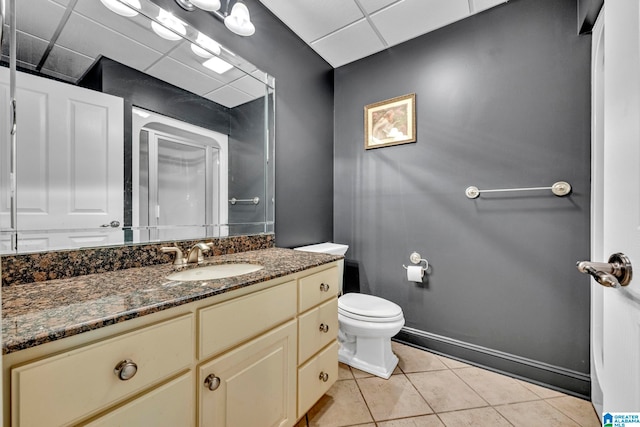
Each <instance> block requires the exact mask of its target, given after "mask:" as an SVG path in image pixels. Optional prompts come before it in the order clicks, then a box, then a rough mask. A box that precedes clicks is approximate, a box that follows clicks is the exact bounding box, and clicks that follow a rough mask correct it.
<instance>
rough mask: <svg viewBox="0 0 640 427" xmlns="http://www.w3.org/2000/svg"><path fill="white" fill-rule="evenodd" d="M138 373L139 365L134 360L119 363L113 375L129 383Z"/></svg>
mask: <svg viewBox="0 0 640 427" xmlns="http://www.w3.org/2000/svg"><path fill="white" fill-rule="evenodd" d="M137 372H138V365H136V364H135V362H134V361H133V360H130V359H125V360H123V361H121V362H120V363H118V364H117V365H116V367H115V368H114V369H113V373H114V374H116V376H117V377H118V378H119V379H120V380H122V381H127V380H130V379H131V378H133V377H134V376H135V375H136V373H137Z"/></svg>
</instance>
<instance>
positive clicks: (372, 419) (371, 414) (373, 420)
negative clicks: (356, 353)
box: [349, 367, 378, 426]
mask: <svg viewBox="0 0 640 427" xmlns="http://www.w3.org/2000/svg"><path fill="white" fill-rule="evenodd" d="M349 369H350V370H351V367H349ZM351 374H352V375H353V371H352V372H351ZM353 379H354V381H355V382H356V387H358V391H359V392H360V396H361V397H362V400H363V401H364V404H365V406H366V407H367V411H369V416H371V421H372V422H373V423H374V424H375V425H376V426H377V425H378V424H377V423H376V419H375V418H374V416H373V412H372V411H371V408H370V407H369V402H367V399H366V398H365V397H364V393H363V392H362V389H361V388H360V384H359V383H358V379H357V378H356V376H355V375H353Z"/></svg>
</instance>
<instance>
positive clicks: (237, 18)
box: [224, 0, 256, 37]
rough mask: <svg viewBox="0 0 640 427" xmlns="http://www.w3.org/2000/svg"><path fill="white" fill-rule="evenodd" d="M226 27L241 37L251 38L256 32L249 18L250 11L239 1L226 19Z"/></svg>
mask: <svg viewBox="0 0 640 427" xmlns="http://www.w3.org/2000/svg"><path fill="white" fill-rule="evenodd" d="M224 25H225V26H226V27H227V28H228V29H230V30H231V31H233V32H234V33H236V34H237V35H239V36H245V37H246V36H251V35H253V33H255V32H256V27H255V26H254V25H253V23H252V22H251V17H250V16H249V9H248V8H247V6H246V5H245V4H244V3H242V2H241V1H239V0H238V1H237V2H236V4H234V5H233V8H232V9H231V14H230V15H229V16H227V17H226V18H224Z"/></svg>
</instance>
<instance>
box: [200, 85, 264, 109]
mask: <svg viewBox="0 0 640 427" xmlns="http://www.w3.org/2000/svg"><path fill="white" fill-rule="evenodd" d="M204 97H205V98H207V99H210V100H211V101H213V102H217V103H218V104H221V105H224V106H225V107H228V108H233V107H237V106H238V105H242V104H244V103H245V102H249V101H251V100H253V97H252V96H251V95H248V94H246V93H244V92H242V91H239V90H237V89H234V88H232V87H231V86H225V87H223V88H220V89H218V90H216V91H213V92H211V93H208V94H206V95H205V96H204Z"/></svg>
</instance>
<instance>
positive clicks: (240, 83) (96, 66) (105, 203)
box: [0, 0, 275, 254]
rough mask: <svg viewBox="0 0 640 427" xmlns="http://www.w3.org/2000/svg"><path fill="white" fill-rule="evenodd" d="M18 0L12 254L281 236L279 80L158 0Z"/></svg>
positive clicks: (5, 184) (3, 162) (5, 164)
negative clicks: (277, 221) (277, 225)
mask: <svg viewBox="0 0 640 427" xmlns="http://www.w3.org/2000/svg"><path fill="white" fill-rule="evenodd" d="M7 4H8V5H9V6H11V7H7V9H8V11H11V10H13V9H14V8H15V11H16V13H15V23H16V25H15V36H14V37H15V43H14V47H15V56H14V62H15V65H16V68H17V72H16V73H15V77H14V78H11V74H12V73H11V72H10V71H11V67H9V65H10V64H11V63H12V59H11V52H13V51H14V50H13V49H12V46H11V43H10V41H11V40H12V37H10V35H12V30H13V28H12V27H11V25H9V24H10V23H11V22H12V20H5V21H6V22H5V24H4V25H3V29H4V31H3V32H4V36H3V42H2V67H0V117H1V119H0V120H1V121H2V126H1V133H2V135H1V140H0V143H1V146H0V254H9V253H24V252H37V251H47V250H58V249H69V248H80V247H93V246H103V245H120V244H129V243H141V242H150V241H166V240H181V239H199V238H203V239H204V238H207V237H224V236H231V235H247V234H258V233H270V232H273V223H274V211H275V207H274V203H275V202H274V194H273V193H274V188H273V184H274V179H273V177H274V158H273V156H274V141H273V136H274V132H273V129H274V80H273V78H272V77H270V76H269V75H267V74H266V73H264V72H262V71H261V70H259V69H257V68H256V67H255V66H253V65H252V64H251V63H250V62H248V61H246V60H245V59H243V58H240V57H239V56H237V55H236V54H234V53H233V52H232V51H230V50H228V49H226V48H225V47H224V46H221V45H220V44H218V43H217V42H216V41H215V40H212V39H211V38H210V37H209V36H207V35H206V34H204V33H202V32H200V31H198V29H196V28H193V27H192V26H190V25H188V24H187V23H185V22H182V21H180V20H178V19H177V18H176V17H174V16H172V15H171V14H169V13H167V12H166V11H164V10H162V9H161V8H159V7H158V6H157V5H156V4H154V3H153V2H151V1H149V0H126V1H120V0H90V1H88V0H28V1H22V0H7ZM114 5H115V6H114ZM202 13H204V12H202ZM9 15H10V14H9ZM12 84H14V85H15V86H14V92H15V99H16V118H17V120H16V128H15V129H16V132H15V137H12V135H11V129H12V126H13V122H12V119H11V116H12V115H11V111H10V110H11V108H10V101H11V94H12V90H11V86H12Z"/></svg>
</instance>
